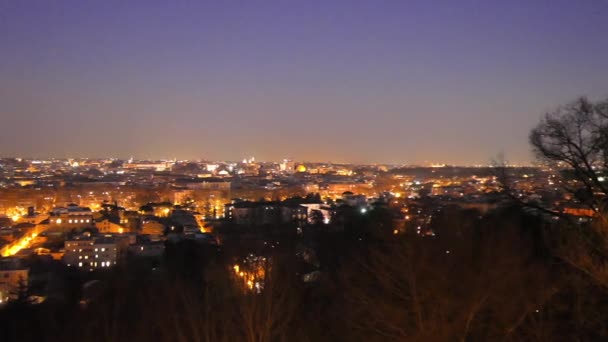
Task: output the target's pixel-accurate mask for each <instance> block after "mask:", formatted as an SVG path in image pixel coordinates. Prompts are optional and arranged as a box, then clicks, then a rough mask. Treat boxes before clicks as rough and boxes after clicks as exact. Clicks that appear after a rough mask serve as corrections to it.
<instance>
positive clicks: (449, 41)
mask: <svg viewBox="0 0 608 342" xmlns="http://www.w3.org/2000/svg"><path fill="white" fill-rule="evenodd" d="M606 18H608V2H607V1H601V0H588V1H566V0H559V1H458V2H456V1H441V2H435V1H433V2H431V1H389V2H382V3H380V2H377V1H367V2H357V3H355V2H352V1H306V2H279V1H247V2H240V3H238V4H237V3H236V2H201V1H184V2H180V3H179V4H178V3H175V2H170V1H145V2H144V1H98V2H95V3H92V2H83V1H3V2H1V3H0V47H1V48H0V49H1V51H2V52H1V53H0V117H1V118H2V126H3V132H2V134H0V156H16V157H120V158H128V157H130V156H134V157H135V158H140V159H144V158H150V159H161V158H178V159H201V158H204V159H209V160H220V159H222V160H241V159H242V158H244V157H249V156H255V157H256V159H259V160H281V159H283V158H287V157H290V158H293V159H295V160H306V161H333V162H355V163H395V164H397V163H423V162H425V161H429V162H437V163H449V164H458V165H469V164H487V163H488V162H489V161H490V160H491V159H492V158H494V157H495V156H496V155H498V154H499V153H503V154H504V155H505V156H506V158H507V159H508V160H509V161H510V162H514V163H529V162H530V161H531V160H533V157H532V154H531V152H530V146H529V144H528V134H529V132H530V129H532V128H533V127H534V126H535V125H536V124H537V123H538V121H539V118H540V117H541V116H542V115H543V113H545V112H547V111H550V110H552V109H554V108H555V107H556V106H557V105H559V104H562V103H567V102H568V101H571V100H573V99H575V98H577V97H579V96H588V97H589V98H591V99H604V98H606V96H608V39H606V34H607V33H608V20H606Z"/></svg>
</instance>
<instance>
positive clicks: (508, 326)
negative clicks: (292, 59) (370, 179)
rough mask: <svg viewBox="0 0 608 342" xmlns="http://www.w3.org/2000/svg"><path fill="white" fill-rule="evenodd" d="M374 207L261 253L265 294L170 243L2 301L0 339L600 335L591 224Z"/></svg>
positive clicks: (602, 302) (196, 249) (601, 294)
mask: <svg viewBox="0 0 608 342" xmlns="http://www.w3.org/2000/svg"><path fill="white" fill-rule="evenodd" d="M370 215H376V217H375V219H374V220H369V219H368V220H358V219H357V218H356V217H353V220H352V221H350V222H346V224H345V231H344V232H339V233H336V232H323V231H318V230H315V229H314V227H310V230H309V231H308V232H307V234H305V237H290V238H284V239H283V240H282V241H283V245H284V247H282V248H281V249H277V250H275V251H274V252H273V253H271V254H269V257H270V258H272V260H273V264H272V267H271V269H269V271H268V273H267V274H266V276H265V277H266V279H265V285H266V286H265V288H264V289H263V290H262V291H261V292H260V293H256V292H255V291H249V290H248V289H247V288H244V287H242V286H239V283H238V282H236V281H235V280H234V278H233V276H232V273H231V272H230V269H231V263H232V260H233V259H231V256H228V255H227V253H225V252H223V251H219V252H216V251H215V250H208V249H206V248H201V247H200V246H197V245H195V244H187V243H185V244H183V245H180V246H175V248H173V249H171V248H168V250H167V257H166V260H165V261H164V262H163V263H162V265H159V266H158V267H150V266H151V265H150V264H147V263H145V262H144V263H135V262H131V263H129V264H128V266H127V267H124V268H120V269H116V270H114V271H113V273H112V274H109V275H106V277H107V279H106V280H107V284H108V285H107V286H106V287H105V288H104V289H103V291H102V292H101V293H100V295H99V296H98V297H96V298H94V300H92V302H91V303H89V304H88V305H87V306H86V307H83V306H82V305H79V303H78V300H79V298H81V293H78V290H77V289H76V290H74V291H75V292H74V293H73V295H72V296H71V297H70V296H68V297H66V298H64V299H63V300H61V301H52V300H49V301H47V302H45V303H43V304H40V305H29V304H28V303H27V302H24V301H17V302H15V303H13V304H12V305H11V306H10V307H7V308H5V309H4V310H2V311H0V315H1V316H0V324H1V325H2V326H1V327H0V329H1V331H2V336H3V338H2V340H3V341H33V340H36V341H127V340H129V341H341V340H343V341H370V340H371V341H390V340H394V341H410V340H411V341H454V340H461V341H488V340H500V341H520V340H526V341H590V340H601V339H604V338H606V337H608V323H607V322H608V287H607V285H608V283H607V282H606V280H608V277H606V272H605V269H604V268H602V267H598V265H603V263H602V262H603V260H602V258H603V254H601V253H600V252H601V251H604V250H605V249H603V248H604V246H603V245H602V243H603V242H604V241H605V239H604V237H603V235H602V234H601V233H600V232H602V231H603V229H600V228H603V227H598V226H597V223H589V224H584V225H582V224H578V223H577V224H575V223H571V222H569V221H568V220H544V219H543V216H542V215H538V214H537V213H534V212H532V213H529V212H528V211H527V210H524V209H523V208H522V207H518V206H511V207H504V208H502V209H498V210H495V211H493V212H490V213H488V214H486V215H483V216H482V215H480V213H479V212H477V211H474V210H461V209H457V208H450V207H447V208H446V209H445V210H443V211H442V212H441V213H439V214H438V215H437V217H436V218H435V219H434V220H433V225H434V230H435V231H436V236H434V237H430V236H429V237H424V238H421V237H420V236H417V235H415V234H413V235H409V234H400V235H393V234H392V230H391V229H390V226H388V225H387V222H388V221H386V220H383V219H382V215H383V213H382V212H381V209H378V212H376V213H370ZM600 225H601V224H600ZM301 243H305V244H307V245H310V246H314V250H315V251H316V258H317V259H318V261H317V262H318V265H320V271H321V276H320V277H319V278H318V279H317V281H314V282H303V281H302V274H301V273H300V271H301V270H302V269H303V268H302V265H300V261H299V259H298V258H297V256H296V254H297V253H295V251H296V250H297V249H298V247H297V246H298V245H299V244H301ZM178 247H179V248H178ZM226 248H228V247H226ZM590 250H595V251H598V253H589V252H588V251H590ZM598 262H599V263H598ZM66 277H67V278H66V279H68V280H66V281H68V282H69V277H75V278H77V277H78V275H75V274H71V275H69V274H68V275H66ZM75 281H76V280H75ZM75 288H76V287H75Z"/></svg>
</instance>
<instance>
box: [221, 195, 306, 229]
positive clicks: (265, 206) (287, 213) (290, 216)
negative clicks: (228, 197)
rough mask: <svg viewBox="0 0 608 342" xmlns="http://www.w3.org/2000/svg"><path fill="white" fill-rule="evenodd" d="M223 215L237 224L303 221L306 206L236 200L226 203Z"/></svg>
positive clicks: (304, 219) (304, 220)
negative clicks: (235, 201) (236, 201)
mask: <svg viewBox="0 0 608 342" xmlns="http://www.w3.org/2000/svg"><path fill="white" fill-rule="evenodd" d="M225 217H226V218H227V219H228V220H230V221H232V222H234V223H236V224H239V225H265V224H284V223H305V222H306V221H307V220H308V208H306V207H304V206H301V205H298V204H289V203H284V202H249V201H244V202H238V203H231V204H227V205H226V209H225Z"/></svg>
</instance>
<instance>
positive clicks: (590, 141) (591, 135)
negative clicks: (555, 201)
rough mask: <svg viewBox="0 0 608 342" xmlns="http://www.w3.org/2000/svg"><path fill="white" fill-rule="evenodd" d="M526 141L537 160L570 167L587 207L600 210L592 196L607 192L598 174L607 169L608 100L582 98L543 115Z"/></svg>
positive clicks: (555, 165) (607, 184)
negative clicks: (528, 142)
mask: <svg viewBox="0 0 608 342" xmlns="http://www.w3.org/2000/svg"><path fill="white" fill-rule="evenodd" d="M530 144H531V145H532V147H533V150H534V152H535V154H536V156H537V158H538V159H539V160H541V161H543V162H546V163H548V164H550V165H552V166H554V167H556V168H570V169H571V170H572V171H573V173H572V175H573V176H574V178H575V179H576V181H577V182H580V184H582V187H583V189H584V190H586V192H587V193H588V194H589V195H587V198H588V199H589V204H590V205H591V207H592V208H593V209H594V210H599V209H600V208H599V205H600V203H598V202H596V201H594V200H593V196H592V195H593V194H596V193H601V194H603V195H604V196H605V195H606V194H608V183H605V182H604V181H603V179H602V178H601V173H600V172H601V171H603V170H605V169H606V168H608V100H605V101H600V102H595V103H594V102H591V101H589V100H588V99H586V98H584V97H582V98H579V99H577V100H576V101H574V102H571V103H569V104H567V105H565V106H562V107H560V108H558V109H557V110H555V111H553V112H551V113H548V114H546V115H545V117H544V118H543V119H542V120H541V121H540V123H539V124H538V125H537V126H536V127H535V128H534V129H533V130H532V131H531V132H530ZM574 190H578V189H574Z"/></svg>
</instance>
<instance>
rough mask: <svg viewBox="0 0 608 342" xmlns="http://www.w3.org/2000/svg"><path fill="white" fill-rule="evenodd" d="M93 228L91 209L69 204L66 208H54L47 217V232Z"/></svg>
mask: <svg viewBox="0 0 608 342" xmlns="http://www.w3.org/2000/svg"><path fill="white" fill-rule="evenodd" d="M90 227H93V214H92V212H91V209H89V208H84V207H79V206H77V205H75V204H70V205H68V206H67V208H63V207H62V208H55V209H53V210H52V211H51V216H50V217H49V230H60V231H70V230H72V229H83V228H90Z"/></svg>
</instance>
